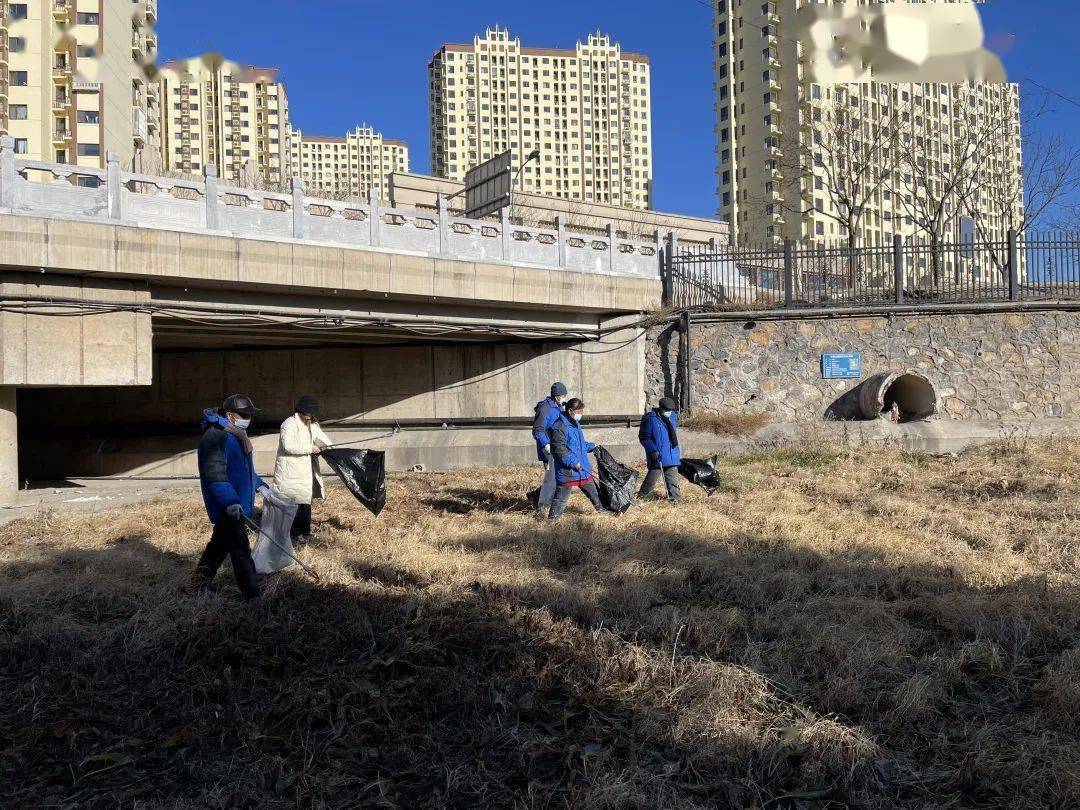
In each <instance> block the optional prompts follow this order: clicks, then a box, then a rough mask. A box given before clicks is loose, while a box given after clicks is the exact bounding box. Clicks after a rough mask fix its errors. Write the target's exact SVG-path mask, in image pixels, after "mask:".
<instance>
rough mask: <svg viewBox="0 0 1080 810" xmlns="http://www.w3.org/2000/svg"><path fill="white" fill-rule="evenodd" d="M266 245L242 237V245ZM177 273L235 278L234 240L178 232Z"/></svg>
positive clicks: (203, 277) (194, 276)
mask: <svg viewBox="0 0 1080 810" xmlns="http://www.w3.org/2000/svg"><path fill="white" fill-rule="evenodd" d="M249 243H250V244H266V243H264V242H257V241H254V240H245V244H249ZM180 275H181V276H183V277H184V278H201V279H207V280H208V281H239V280H240V270H239V261H238V257H237V240H236V239H232V238H230V237H227V236H202V235H200V234H193V233H182V234H180Z"/></svg>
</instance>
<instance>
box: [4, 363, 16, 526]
mask: <svg viewBox="0 0 1080 810" xmlns="http://www.w3.org/2000/svg"><path fill="white" fill-rule="evenodd" d="M16 393H17V389H16V388H15V387H14V386H11V385H3V386H0V505H5V506H8V505H11V504H13V503H15V498H16V497H17V496H18V494H19V419H18V411H17V408H16V401H17V400H16Z"/></svg>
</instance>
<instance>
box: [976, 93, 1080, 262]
mask: <svg viewBox="0 0 1080 810" xmlns="http://www.w3.org/2000/svg"><path fill="white" fill-rule="evenodd" d="M1047 101H1048V97H1047V95H1046V94H1041V95H1033V96H1031V97H1029V98H1027V99H1025V100H1024V103H1023V104H1022V106H1021V108H1020V121H1019V129H1018V130H1017V129H1016V128H1015V124H1013V126H1011V127H1010V126H1009V122H1004V125H1003V126H1001V127H991V128H990V129H991V131H989V132H988V133H987V135H988V136H996V137H987V138H986V139H985V141H984V143H983V145H982V149H981V151H980V154H979V166H978V168H977V171H978V178H977V179H978V181H979V182H978V183H977V184H976V188H975V189H974V190H973V195H972V198H971V199H970V200H968V201H967V202H968V205H967V210H968V213H969V215H970V216H971V218H972V220H973V221H974V223H975V230H976V233H978V235H979V239H980V240H981V241H984V242H989V241H991V237H992V234H993V229H994V226H995V225H997V226H998V228H999V229H1012V230H1015V231H1016V232H1017V233H1018V234H1022V233H1024V232H1025V231H1027V230H1029V229H1031V228H1035V227H1038V225H1039V224H1040V223H1041V222H1043V221H1044V220H1045V219H1046V218H1047V217H1048V215H1050V214H1052V212H1053V211H1054V210H1055V209H1056V208H1057V207H1058V206H1059V205H1060V204H1061V202H1062V200H1064V199H1067V198H1069V197H1070V196H1071V195H1072V194H1073V193H1075V192H1076V191H1077V190H1080V146H1077V144H1075V143H1072V142H1070V141H1069V140H1068V139H1067V138H1066V137H1065V136H1064V135H1063V134H1062V133H1061V132H1059V131H1053V130H1047V129H1045V128H1043V127H1040V126H1039V124H1040V123H1042V122H1043V120H1044V119H1045V118H1046V117H1047V116H1048V115H1049V114H1050V113H1051V108H1050V107H1049V105H1048V103H1047ZM1021 138H1022V139H1023V141H1022V142H1023V164H1022V168H1021V170H1020V171H1019V172H1018V171H1016V167H1015V165H1014V164H1013V161H1014V160H1015V155H1016V153H1017V152H1019V151H1020V143H1021Z"/></svg>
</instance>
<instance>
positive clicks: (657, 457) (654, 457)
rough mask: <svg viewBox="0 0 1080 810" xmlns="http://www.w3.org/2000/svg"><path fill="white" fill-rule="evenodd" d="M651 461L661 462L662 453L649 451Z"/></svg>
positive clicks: (654, 462)
mask: <svg viewBox="0 0 1080 810" xmlns="http://www.w3.org/2000/svg"><path fill="white" fill-rule="evenodd" d="M649 461H651V462H652V463H653V464H659V463H660V454H659V453H649Z"/></svg>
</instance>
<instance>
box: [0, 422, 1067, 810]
mask: <svg viewBox="0 0 1080 810" xmlns="http://www.w3.org/2000/svg"><path fill="white" fill-rule="evenodd" d="M720 467H721V470H722V473H723V476H724V480H725V487H724V489H723V491H721V492H719V493H717V494H716V495H714V496H713V497H712V498H706V497H705V496H704V494H703V493H701V492H700V491H699V490H694V489H693V488H692V487H690V486H689V485H686V491H687V493H688V499H687V502H686V503H684V504H683V505H681V506H679V507H673V506H670V505H668V504H666V503H663V502H660V503H649V504H647V505H644V506H643V507H642V508H640V509H635V510H633V511H632V512H631V513H630V514H628V515H626V516H624V517H622V518H611V517H603V516H599V515H594V514H589V513H587V512H586V507H587V503H586V501H585V499H584V497H583V496H580V495H579V496H575V500H574V506H573V510H572V512H571V514H569V515H568V516H567V517H566V518H564V519H563V520H562V521H561V522H558V523H556V524H548V523H546V522H545V521H542V520H539V519H538V518H537V517H536V516H534V515H533V514H532V513H530V512H529V510H528V509H527V508H526V506H525V501H524V494H525V492H526V491H527V490H528V489H530V488H531V487H533V486H535V485H536V483H537V479H538V471H537V470H530V469H520V470H510V471H507V470H475V471H468V472H460V473H453V474H445V475H438V474H426V475H401V476H394V477H392V479H391V481H390V482H389V506H388V508H387V510H386V512H384V513H383V515H382V516H381V517H380V518H379V519H377V520H376V519H375V518H373V517H372V516H371V515H370V514H369V513H367V512H366V511H364V510H363V508H362V507H361V506H360V505H359V504H358V503H356V502H355V501H354V500H352V498H351V497H350V496H349V495H348V493H347V492H346V491H345V490H344V489H342V488H340V487H338V488H334V489H333V490H332V492H331V497H330V499H329V500H328V501H327V502H325V503H322V504H317V505H316V507H315V517H316V531H317V532H318V535H319V536H318V540H317V542H315V543H314V544H313V546H312V547H310V548H308V549H306V550H305V551H303V552H302V556H303V557H304V559H305V561H307V562H309V563H310V564H311V565H313V566H314V567H315V568H316V569H317V570H318V571H319V573H320V574H321V577H322V581H321V583H314V582H312V581H311V580H310V579H307V578H305V577H304V576H303V575H302V572H300V571H298V570H296V568H295V567H294V568H293V569H290V570H289V571H287V572H285V573H283V574H281V575H278V576H276V577H272V578H269V579H268V580H267V581H266V582H265V589H264V591H265V595H264V598H263V599H262V600H261V603H260V604H258V605H256V606H246V605H243V604H242V603H241V602H240V600H239V596H238V593H237V591H236V588H235V584H234V582H233V579H232V574H231V571H230V570H229V569H228V564H226V568H225V569H223V570H222V572H221V574H220V575H219V577H218V580H217V581H216V585H215V589H214V590H213V591H212V592H210V593H204V594H197V595H188V594H186V593H184V592H183V585H184V584H185V582H186V581H187V579H188V577H189V575H190V573H191V571H192V569H193V567H194V563H195V559H196V557H197V555H198V553H199V552H200V551H201V548H202V546H203V544H204V543H205V541H206V539H207V536H208V527H207V521H206V515H205V512H204V511H203V509H202V506H201V503H200V502H199V501H198V500H197V499H196V498H194V497H192V498H187V499H185V498H180V499H175V498H171V499H168V500H160V501H156V502H152V503H147V504H142V505H136V506H130V507H124V508H122V509H117V510H111V511H105V512H101V513H98V514H74V513H61V512H58V511H54V512H47V513H42V514H38V515H35V516H33V517H30V518H26V519H22V520H18V521H15V522H12V523H10V524H9V525H6V526H4V527H0V774H2V778H3V783H4V786H5V787H4V790H3V792H2V793H0V804H2V805H3V806H9V807H20V808H21V807H30V806H49V807H52V806H63V807H146V808H159V807H160V808H166V807H167V808H189V807H214V808H224V807H281V808H285V807H297V806H302V807H333V808H339V807H340V808H344V807H386V808H423V807H447V808H450V807H452V808H473V807H518V808H565V807H574V808H578V807H584V808H593V807H596V808H635V807H640V808H676V807H677V808H699V807H701V808H704V807H717V808H728V807H737V808H742V807H747V808H749V807H759V808H766V807H768V808H780V807H785V808H786V807H790V808H839V807H880V808H886V807H910V808H925V807H976V806H978V807H1000V808H1016V807H1075V806H1078V805H1080V452H1078V445H1077V443H1076V442H1075V441H1065V440H1058V441H1053V442H1049V443H1034V442H1031V443H1029V442H1026V441H1023V440H1010V441H1004V442H1001V443H999V444H997V445H995V446H993V447H990V448H984V449H982V450H978V451H972V452H970V453H968V454H965V455H963V456H961V457H959V458H945V459H935V458H930V457H927V456H922V455H918V454H911V453H905V452H902V451H899V450H891V449H884V450H882V449H867V450H858V451H847V450H842V449H839V448H832V447H830V446H827V445H816V444H814V445H806V446H796V447H786V448H774V449H763V450H761V451H760V452H755V453H752V454H750V455H746V456H741V457H733V458H723V459H721V464H720Z"/></svg>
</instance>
